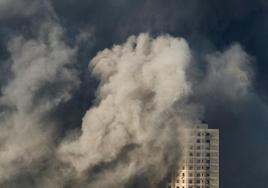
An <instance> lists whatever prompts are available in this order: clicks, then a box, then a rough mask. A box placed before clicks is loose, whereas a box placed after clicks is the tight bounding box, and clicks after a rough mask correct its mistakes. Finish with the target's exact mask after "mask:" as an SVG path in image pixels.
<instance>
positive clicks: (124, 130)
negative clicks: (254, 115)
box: [59, 34, 251, 187]
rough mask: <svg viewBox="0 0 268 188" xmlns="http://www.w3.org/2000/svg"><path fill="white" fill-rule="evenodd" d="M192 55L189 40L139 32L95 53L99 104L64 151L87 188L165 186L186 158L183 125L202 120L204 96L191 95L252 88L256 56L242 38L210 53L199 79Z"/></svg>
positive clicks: (229, 94) (224, 94)
mask: <svg viewBox="0 0 268 188" xmlns="http://www.w3.org/2000/svg"><path fill="white" fill-rule="evenodd" d="M191 54H192V53H191V50H190V48H189V46H188V44H187V42H186V41H185V40H184V39H181V38H173V37H170V36H161V37H158V38H155V39H153V38H151V37H149V36H148V35H146V34H141V35H139V36H138V37H130V38H129V39H128V41H127V42H126V43H125V44H123V45H116V46H114V47H113V48H112V49H110V50H108V49H106V50H104V51H102V52H100V53H98V55H97V56H96V57H94V58H93V60H92V62H91V64H90V68H91V70H92V74H93V75H94V76H96V77H97V78H99V79H100V85H99V88H98V91H97V102H96V103H97V104H96V105H95V106H94V107H92V108H91V109H90V110H89V111H88V112H87V113H86V115H85V117H84V119H83V124H82V134H81V136H80V137H79V138H77V139H75V140H72V141H67V142H66V141H65V142H63V144H62V145H61V147H60V150H59V153H60V158H61V159H62V160H63V161H64V162H65V163H69V164H71V166H73V167H74V168H75V170H76V172H77V174H78V175H79V176H80V177H83V179H84V181H87V185H88V187H137V186H139V187H158V186H160V185H161V184H160V182H161V181H162V180H163V179H164V178H165V177H166V176H167V174H168V172H169V171H170V170H172V169H173V167H174V166H175V164H177V163H178V161H179V159H180V156H181V147H182V146H183V143H185V141H186V140H185V139H187V137H184V136H183V135H185V132H184V131H183V128H184V127H191V126H196V125H198V124H199V123H200V120H202V110H201V109H202V105H201V101H199V103H198V102H197V103H195V104H194V103H193V102H192V101H191V99H192V98H195V97H196V98H197V97H202V95H209V93H211V92H213V93H214V94H215V95H217V96H218V97H220V98H225V99H227V100H233V99H234V98H235V99H236V100H237V99H238V98H240V97H242V96H243V95H246V94H247V93H248V89H249V87H250V82H251V77H250V76H251V75H250V68H249V64H248V63H249V60H250V58H249V57H248V55H247V54H246V53H245V52H244V51H243V50H242V49H241V47H240V46H239V45H234V46H232V47H231V48H230V49H228V50H227V51H226V52H224V53H223V54H221V53H216V54H213V55H209V56H208V58H207V59H208V60H207V62H208V64H207V72H206V73H205V76H204V77H203V78H200V77H199V79H197V80H196V78H198V76H196V75H197V74H198V73H200V71H198V72H195V73H192V74H190V73H189V72H191V71H190V70H189V69H192V66H193V62H192V57H191V56H192V55H191ZM194 75H195V76H194ZM190 76H191V77H190ZM190 80H191V82H190ZM193 86H195V88H193ZM85 179H86V180H85ZM137 182H138V183H137Z"/></svg>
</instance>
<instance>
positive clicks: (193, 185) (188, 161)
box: [167, 125, 219, 188]
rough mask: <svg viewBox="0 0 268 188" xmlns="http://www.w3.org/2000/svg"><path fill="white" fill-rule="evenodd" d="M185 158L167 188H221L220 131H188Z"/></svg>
mask: <svg viewBox="0 0 268 188" xmlns="http://www.w3.org/2000/svg"><path fill="white" fill-rule="evenodd" d="M187 131H189V139H188V141H187V143H186V144H185V147H184V148H183V151H184V152H183V153H184V155H183V157H182V160H181V161H180V163H179V164H178V168H177V170H176V171H175V172H173V174H172V177H171V178H170V182H169V183H168V185H167V188H219V130H217V129H208V127H207V125H202V126H201V127H197V128H191V129H189V130H188V129H187Z"/></svg>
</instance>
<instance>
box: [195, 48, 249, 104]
mask: <svg viewBox="0 0 268 188" xmlns="http://www.w3.org/2000/svg"><path fill="white" fill-rule="evenodd" d="M207 62H208V64H207V72H206V75H205V78H204V80H202V82H201V83H200V85H199V86H198V89H199V91H198V92H201V93H202V94H203V95H205V96H208V95H210V96H211V95H214V96H217V97H219V98H226V99H229V100H232V101H235V100H238V99H241V98H243V97H245V96H246V95H247V94H248V92H249V90H250V88H251V84H252V83H251V82H252V80H253V71H252V68H251V64H250V63H251V62H252V58H251V57H250V56H249V55H248V54H247V53H246V52H245V51H243V49H242V48H241V46H240V45H238V44H235V45H232V46H231V47H230V48H229V49H227V50H226V51H225V52H223V53H220V52H216V53H214V54H210V55H208V56H207Z"/></svg>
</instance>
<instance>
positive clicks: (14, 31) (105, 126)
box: [0, 0, 268, 188]
mask: <svg viewBox="0 0 268 188" xmlns="http://www.w3.org/2000/svg"><path fill="white" fill-rule="evenodd" d="M238 2H240V1H238ZM258 2H259V3H260V4H261V5H262V6H264V4H263V3H262V2H261V1H258ZM183 4H184V3H183V1H176V2H175V1H170V2H169V3H167V4H166V3H164V1H160V0H157V1H155V2H153V1H149V0H148V1H145V2H144V3H141V2H139V1H137V2H136V3H134V2H132V1H127V2H124V1H114V2H111V1H103V2H99V1H98V2H97V1H90V2H85V1H83V0H80V1H78V2H77V3H75V4H74V2H72V1H70V2H66V3H63V2H61V1H57V2H56V1H38V0H27V1H24V2H21V1H16V0H12V1H6V0H2V1H1V0H0V17H1V18H0V25H1V26H3V27H2V28H1V29H0V33H2V34H3V38H0V47H1V48H0V73H1V75H0V87H1V89H0V94H1V95H0V187H4V188H10V187H11V188H18V187H20V188H24V187H25V188H26V187H27V188H36V187H38V188H56V187H57V188H67V187H83V188H86V187H90V188H106V187H112V188H121V187H122V188H131V187H146V188H156V187H161V186H162V185H163V183H165V181H166V177H167V175H168V174H169V173H170V171H171V170H172V167H173V166H174V164H176V163H177V162H178V161H179V160H180V156H181V146H182V145H183V143H184V142H185V140H186V139H187V134H186V133H185V132H184V131H183V128H184V127H191V126H195V125H197V124H200V123H201V122H202V120H204V119H205V120H206V121H208V123H209V125H212V126H213V127H217V126H218V127H219V128H221V129H223V135H224V134H225V132H224V130H225V129H227V130H230V126H231V125H233V124H234V122H235V123H237V125H236V126H237V131H236V132H235V133H234V134H240V132H241V130H243V131H242V132H247V129H241V130H240V129H239V128H241V126H240V125H242V124H243V123H245V125H247V123H249V122H252V123H255V122H256V123H258V124H260V125H262V124H264V123H265V122H267V118H266V117H268V116H267V112H268V111H267V105H266V103H265V102H264V101H263V99H262V98H261V97H260V96H259V93H260V92H259V90H257V89H256V86H255V83H256V80H257V81H258V79H260V75H259V72H258V71H257V70H258V66H260V65H259V64H258V60H259V59H258V58H256V57H252V56H251V55H249V54H248V53H247V52H246V51H247V50H248V49H250V48H249V47H248V46H246V47H242V45H241V44H239V41H238V42H237V41H234V42H231V41H228V42H226V44H228V45H226V44H225V42H223V43H222V42H220V40H218V41H216V42H215V43H218V44H219V43H220V44H221V45H220V47H219V48H217V44H215V45H214V44H213V42H214V41H213V40H215V38H218V37H212V38H213V39H211V40H210V38H209V37H207V36H204V32H205V30H204V28H203V27H202V23H203V19H205V18H206V15H207V14H208V15H209V10H211V9H210V7H213V5H210V4H204V5H203V6H204V7H207V9H206V10H207V11H205V9H204V10H203V9H202V6H201V5H200V4H199V3H195V2H194V1H189V2H188V3H187V4H186V5H185V6H187V9H185V10H187V11H179V13H178V14H177V13H176V11H177V9H176V7H178V9H179V10H182V8H181V7H183ZM68 5H69V6H70V5H75V6H74V7H73V8H74V12H71V13H68V14H67V12H64V11H63V9H65V10H68V8H70V7H68ZM83 5H84V7H85V9H86V8H87V7H88V10H90V12H89V13H88V14H86V13H85V12H86V11H85V10H83V9H82V7H83ZM142 5H143V6H142ZM162 5H163V6H162ZM164 5H165V6H167V7H173V8H172V9H170V11H168V10H169V9H168V8H167V10H166V9H163V7H164ZM206 5H207V6H206ZM227 5H228V6H229V4H228V3H227V4H226V6H227ZM228 6H227V7H228ZM256 6H257V5H256ZM18 7H20V8H18ZM64 7H65V8H64ZM204 7H203V8H204ZM253 8H254V6H253ZM76 10H82V11H81V15H80V14H78V13H77V12H75V11H76ZM86 10H87V9H86ZM96 10H107V11H105V14H103V13H99V14H100V15H98V13H96ZM115 10H120V13H118V14H117V13H115V12H116V11H115ZM127 10H129V12H128V11H127ZM137 10H139V11H140V14H137V13H138V12H137ZM148 10H150V11H151V14H149V12H148ZM94 11H95V13H94ZM200 11H201V12H202V15H203V16H202V17H200V20H197V19H194V18H196V14H198V13H200ZM100 12H101V11H100ZM122 12H123V13H122ZM250 12H251V9H249V8H247V7H246V8H245V9H243V10H242V9H241V10H240V13H241V14H240V13H239V12H238V13H237V14H238V15H235V16H234V18H235V19H236V20H239V19H242V18H241V17H243V16H246V15H247V14H250ZM158 13H159V14H158ZM83 14H86V20H83V19H82V18H81V17H84V15H83ZM95 14H96V15H95ZM121 14H124V15H126V17H122V16H121ZM107 15H110V16H109V18H108V17H107ZM134 15H135V16H134ZM136 15H139V16H137V17H136ZM134 17H135V18H134ZM219 17H220V16H219ZM126 18H133V24H130V23H128V24H126V22H127V20H128V19H126ZM169 18H170V19H169ZM116 19H119V21H118V22H116V24H117V25H116V27H115V26H112V25H110V24H109V23H110V21H115V20H116ZM215 19H220V18H218V17H216V18H215ZM141 20H144V22H143V21H141ZM193 20H194V21H193ZM205 20H206V19H205ZM87 21H88V22H87ZM70 23H74V25H72V24H70ZM189 23H193V25H191V24H189ZM209 23H210V24H212V23H214V21H212V20H210V22H209ZM217 24H218V23H217ZM217 24H216V25H217ZM212 25H213V24H212ZM219 25H220V24H219ZM117 26H118V27H117ZM184 26H186V27H184ZM221 26H222V25H221ZM75 27H77V28H78V29H77V28H75ZM209 27H212V26H211V25H209ZM165 28H167V30H165ZM219 28H220V27H219ZM219 30H220V29H219ZM177 31H178V32H177ZM109 32H110V33H111V34H113V35H107V33H109ZM220 32H222V31H219V33H220ZM208 33H209V32H208ZM188 34H189V35H188ZM215 35H216V34H215ZM181 36H183V37H181ZM242 42H243V41H242ZM245 49H246V50H245ZM254 110H255V112H254V113H253V111H254ZM256 112H258V113H257V114H256ZM232 123H233V124H232ZM253 128H254V126H253ZM253 128H250V129H253ZM233 129H236V128H235V127H234V128H233ZM242 138H243V137H242ZM224 139H227V140H228V141H226V142H227V144H226V146H223V148H225V150H226V148H227V146H229V145H234V147H235V146H237V147H236V148H240V147H241V149H242V151H243V152H245V151H246V149H243V146H241V145H243V144H242V143H243V141H237V140H238V139H237V138H236V135H231V137H228V138H224ZM232 142H234V144H233V143H232ZM228 144H229V145H228ZM251 147H253V146H249V148H251ZM224 156H225V157H226V159H227V160H228V154H225V155H224ZM229 157H231V156H229ZM236 157H237V158H239V156H236ZM267 169H268V168H267ZM267 169H266V168H264V169H261V172H265V171H267ZM223 173H226V171H224V169H223ZM223 178H225V179H226V178H228V176H227V175H226V174H225V176H223ZM223 185H229V183H228V182H227V183H226V182H225V183H223Z"/></svg>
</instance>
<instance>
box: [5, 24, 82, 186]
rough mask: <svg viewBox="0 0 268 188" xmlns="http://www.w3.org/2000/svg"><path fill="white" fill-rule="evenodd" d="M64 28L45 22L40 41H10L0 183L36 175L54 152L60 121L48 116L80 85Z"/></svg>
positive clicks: (21, 37) (22, 39)
mask: <svg viewBox="0 0 268 188" xmlns="http://www.w3.org/2000/svg"><path fill="white" fill-rule="evenodd" d="M62 34H63V31H62V28H61V27H59V26H58V25H57V24H54V23H46V24H43V25H42V27H41V28H40V31H39V34H38V36H37V38H36V39H30V40H27V39H25V38H24V37H23V36H17V37H15V38H13V39H12V40H11V41H10V42H9V44H8V49H9V52H10V59H9V60H8V62H7V63H9V64H11V67H10V73H8V74H9V75H11V76H10V77H9V79H8V81H7V84H6V86H5V87H3V88H2V91H1V93H2V95H1V98H0V105H1V112H0V119H1V123H0V125H1V126H0V140H1V145H0V146H1V150H0V185H1V183H2V182H5V181H6V180H10V179H12V178H14V177H16V176H18V175H20V174H21V173H22V174H24V173H25V172H28V171H29V173H31V171H32V170H35V168H38V166H39V164H38V163H39V162H41V161H43V160H45V157H47V155H51V154H52V152H53V144H54V142H55V140H56V139H55V138H53V137H52V135H53V134H52V133H53V132H55V131H57V127H56V126H57V125H56V124H55V122H53V121H52V119H50V118H49V117H50V116H51V115H52V113H53V111H54V110H55V109H56V108H57V107H58V106H59V105H61V104H62V103H64V102H66V101H68V100H69V99H70V98H71V95H72V92H73V91H74V90H75V89H76V88H77V87H78V85H79V80H78V77H77V72H76V71H75V69H73V68H72V64H73V63H74V56H75V50H74V49H71V48H69V47H68V46H67V45H66V44H65V43H64V42H63V40H62Z"/></svg>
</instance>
